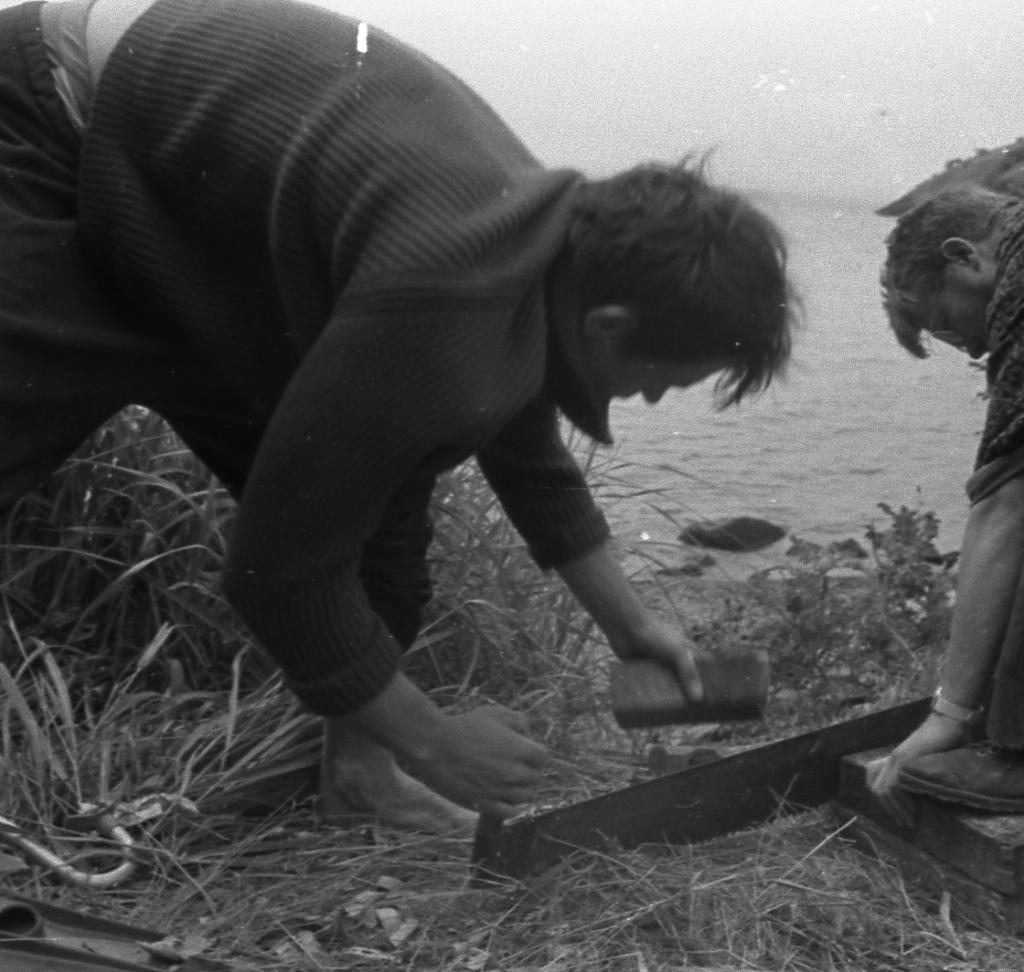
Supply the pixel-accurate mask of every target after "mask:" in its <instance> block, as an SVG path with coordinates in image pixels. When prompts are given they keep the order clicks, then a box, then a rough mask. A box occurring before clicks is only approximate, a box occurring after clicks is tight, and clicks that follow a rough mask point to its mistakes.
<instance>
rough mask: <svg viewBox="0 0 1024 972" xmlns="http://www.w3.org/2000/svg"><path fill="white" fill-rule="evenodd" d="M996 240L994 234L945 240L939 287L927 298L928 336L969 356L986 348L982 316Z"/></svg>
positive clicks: (989, 295) (991, 278)
mask: <svg viewBox="0 0 1024 972" xmlns="http://www.w3.org/2000/svg"><path fill="white" fill-rule="evenodd" d="M996 243H997V241H996V239H995V237H994V236H993V237H989V238H988V239H985V240H981V241H978V242H969V241H967V240H964V239H961V238H959V237H952V238H950V239H948V240H946V241H945V242H944V243H943V244H942V251H943V254H944V255H945V256H946V260H947V262H946V268H945V270H944V272H943V275H942V289H941V290H940V291H939V292H938V293H937V294H933V295H932V296H931V298H930V299H929V301H928V303H929V305H930V306H929V323H928V332H929V333H930V334H931V336H932V337H933V338H935V339H936V340H939V341H943V342H945V343H946V344H949V345H951V346H952V347H954V348H956V349H957V350H959V351H963V352H964V353H966V354H968V355H970V356H971V357H972V358H980V357H981V356H982V355H983V354H985V352H986V351H987V350H988V330H987V327H986V316H987V312H988V305H989V301H990V300H991V299H992V295H993V294H994V293H995V286H996Z"/></svg>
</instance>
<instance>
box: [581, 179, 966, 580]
mask: <svg viewBox="0 0 1024 972" xmlns="http://www.w3.org/2000/svg"><path fill="white" fill-rule="evenodd" d="M756 201H757V203H758V204H759V205H760V206H761V207H762V208H764V209H765V210H766V211H767V212H768V213H769V214H770V215H771V216H772V217H773V218H775V220H776V221H777V222H778V223H779V225H780V226H781V227H782V229H783V231H784V233H785V235H786V237H787V240H788V244H789V255H790V266H791V270H792V274H793V278H794V280H795V282H796V285H797V288H798V290H799V292H800V294H801V296H802V298H803V306H804V323H803V325H802V327H801V329H800V331H799V333H798V336H797V341H796V349H795V354H794V358H793V362H792V366H791V368H790V371H789V375H788V377H787V379H786V380H785V381H783V382H780V383H778V384H777V385H775V384H773V385H772V387H771V388H770V389H769V390H768V391H767V392H766V393H764V394H763V395H762V396H761V397H760V398H758V399H757V400H755V401H752V402H750V403H749V404H748V403H747V402H744V403H742V404H741V405H740V406H738V407H735V408H730V409H728V410H726V411H723V412H718V411H716V410H715V408H714V406H713V401H712V386H713V381H709V382H707V383H705V384H704V385H701V386H698V387H696V388H691V389H687V390H685V391H673V392H669V393H668V394H667V395H666V396H665V397H664V398H663V399H662V401H661V402H660V403H659V404H658V405H654V406H652V405H648V404H647V403H645V402H644V401H643V400H642V398H640V397H637V398H634V399H630V400H628V401H624V402H616V403H614V404H613V406H612V416H611V419H612V431H613V434H614V435H615V439H616V443H615V446H614V448H613V449H611V450H605V451H603V452H602V453H600V454H599V457H598V459H597V461H596V463H595V465H594V469H593V472H592V476H591V478H592V481H593V482H594V484H595V487H596V491H597V493H598V495H599V497H600V499H601V502H602V505H603V507H604V509H605V510H606V512H607V514H608V516H609V519H610V520H611V522H612V524H613V527H614V529H615V531H616V533H617V535H618V536H619V537H620V538H621V539H622V540H623V541H624V542H625V543H626V544H628V545H632V546H636V545H644V544H650V545H652V547H659V546H661V545H664V544H673V543H675V539H676V536H677V534H678V532H679V530H678V527H679V525H680V524H681V523H684V522H686V521H688V520H694V519H706V518H715V517H722V516H739V515H751V516H758V517H764V518H766V519H769V520H771V521H773V522H776V523H778V524H780V525H782V526H783V527H785V528H786V529H787V530H789V531H790V533H791V534H792V535H796V536H800V537H802V538H805V539H808V540H812V541H815V542H819V543H822V542H828V541H831V540H838V539H844V538H847V537H854V538H857V539H859V540H862V541H863V539H864V534H865V530H866V528H867V526H868V524H874V525H876V526H884V525H886V524H887V523H888V522H890V521H889V518H888V516H887V515H886V514H885V513H884V512H883V511H882V510H881V509H880V507H879V504H880V503H886V504H889V505H890V506H891V507H893V508H896V509H898V508H899V507H901V506H907V507H909V508H911V509H915V510H919V511H921V512H924V511H931V512H934V513H935V514H936V515H937V516H938V518H939V521H940V532H939V541H938V546H939V548H940V549H942V550H948V549H956V548H958V547H959V544H960V541H961V535H962V532H963V526H964V523H965V519H966V513H967V502H966V498H965V494H964V482H965V480H966V478H967V476H968V475H969V474H970V472H971V471H972V469H973V465H974V455H975V452H976V450H977V446H978V439H979V434H980V431H981V428H982V425H983V422H984V413H985V403H984V401H983V399H982V398H981V397H980V396H981V393H982V391H983V389H984V373H983V372H982V371H981V370H980V369H978V368H977V367H972V366H971V364H970V363H969V359H968V358H967V357H966V356H965V355H963V354H961V353H959V352H957V351H955V350H953V349H951V348H947V347H945V346H942V345H936V346H935V347H934V348H933V354H932V355H931V356H930V357H929V358H927V359H926V360H924V361H921V360H918V359H916V358H914V357H912V356H911V355H909V354H908V353H907V352H906V351H904V350H903V349H902V348H901V347H900V346H899V345H898V344H897V343H896V340H895V337H894V336H893V334H892V332H891V331H890V329H889V326H888V323H887V320H886V318H885V315H884V312H883V310H882V307H881V300H880V290H879V283H878V277H879V270H880V267H881V262H882V260H883V258H884V240H885V236H886V233H887V232H888V230H889V229H890V228H891V226H892V220H890V219H885V218H882V217H880V216H877V215H875V213H874V212H873V210H872V207H871V205H870V204H868V203H859V202H840V201H836V200H828V199H812V198H804V197H799V196H786V197H783V196H772V197H766V198H758V199H757V200H756ZM661 559H663V560H664V559H665V558H664V557H663V556H662V558H661Z"/></svg>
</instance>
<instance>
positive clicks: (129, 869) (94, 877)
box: [0, 811, 137, 888]
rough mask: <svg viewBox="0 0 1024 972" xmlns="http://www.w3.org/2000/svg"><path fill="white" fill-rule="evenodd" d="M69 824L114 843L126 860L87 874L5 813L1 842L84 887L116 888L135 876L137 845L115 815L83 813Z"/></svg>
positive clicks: (0, 819) (1, 821) (0, 818)
mask: <svg viewBox="0 0 1024 972" xmlns="http://www.w3.org/2000/svg"><path fill="white" fill-rule="evenodd" d="M68 822H69V824H71V826H72V827H73V828H74V829H76V830H94V831H95V832H96V833H98V834H99V835H100V836H102V837H106V838H107V839H109V840H111V841H113V842H114V843H115V844H117V845H118V846H119V847H120V849H121V854H122V856H123V858H124V860H123V861H122V862H121V863H120V864H119V865H118V866H117V867H115V868H113V869H112V870H109V871H100V872H97V873H91V872H89V871H83V870H81V869H80V868H77V867H74V866H73V865H71V864H69V863H68V862H67V861H65V860H63V859H62V858H60V857H58V856H57V855H56V854H54V853H53V852H52V851H49V850H47V849H46V848H45V847H43V846H41V845H40V844H38V843H36V842H35V841H34V840H33V839H32V838H31V837H29V836H28V834H26V833H25V830H24V828H22V827H20V826H19V825H18V824H16V823H15V822H14V821H13V820H9V819H8V818H7V817H5V816H3V815H2V814H0V840H3V841H6V842H7V843H9V844H13V845H14V846H15V847H17V848H19V849H20V850H22V851H24V852H25V853H26V854H28V855H29V856H30V857H32V858H33V859H34V860H35V861H37V862H38V863H40V864H42V865H43V866H45V867H47V868H49V869H50V870H51V871H52V872H53V873H55V874H56V875H57V876H58V877H60V878H61V879H62V880H64V881H67V883H68V884H74V885H77V886H78V887H81V888H112V887H114V885H116V884H120V883H121V882H122V881H124V880H127V879H128V878H129V877H130V876H131V875H132V873H133V872H134V871H135V867H136V864H137V862H136V861H135V859H134V858H133V857H132V851H133V849H134V847H135V842H134V841H133V840H132V838H131V836H130V835H129V833H128V831H127V830H125V828H124V827H122V826H121V825H120V824H119V823H118V822H117V821H116V820H115V819H114V815H113V814H112V813H109V812H107V811H101V812H99V813H89V814H79V815H78V816H76V817H72V818H69V821H68Z"/></svg>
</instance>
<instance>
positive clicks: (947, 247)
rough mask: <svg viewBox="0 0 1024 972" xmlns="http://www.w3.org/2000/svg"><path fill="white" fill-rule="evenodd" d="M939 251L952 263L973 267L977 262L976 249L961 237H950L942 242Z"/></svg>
mask: <svg viewBox="0 0 1024 972" xmlns="http://www.w3.org/2000/svg"><path fill="white" fill-rule="evenodd" d="M939 250H940V251H941V253H942V255H943V256H944V257H945V258H946V259H947V260H950V261H951V262H953V263H966V264H968V265H970V266H972V267H973V266H975V265H976V264H977V263H978V262H979V260H978V249H977V247H976V246H975V245H974V244H973V243H972V242H971V241H970V240H965V239H964V238H963V237H962V236H951V237H949V238H948V239H945V240H943V241H942V245H941V246H940V247H939Z"/></svg>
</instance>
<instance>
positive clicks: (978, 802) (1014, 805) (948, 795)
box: [899, 770, 1024, 813]
mask: <svg viewBox="0 0 1024 972" xmlns="http://www.w3.org/2000/svg"><path fill="white" fill-rule="evenodd" d="M899 784H900V786H901V787H902V788H903V789H904V790H906V791H907V792H908V793H914V794H916V795H918V796H928V797H934V798H935V799H936V800H943V801H945V802H947V803H956V804H959V805H960V806H962V807H968V808H969V809H971V810H985V811H988V812H990V813H1024V796H1020V797H988V796H984V795H982V794H980V793H973V792H971V791H970V790H958V789H956V788H954V787H949V786H943V785H942V784H941V783H935V782H933V781H932V780H926V779H921V778H919V777H915V776H912V775H910V774H908V773H907V772H906V771H905V770H904V771H903V772H901V773H900V775H899Z"/></svg>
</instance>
